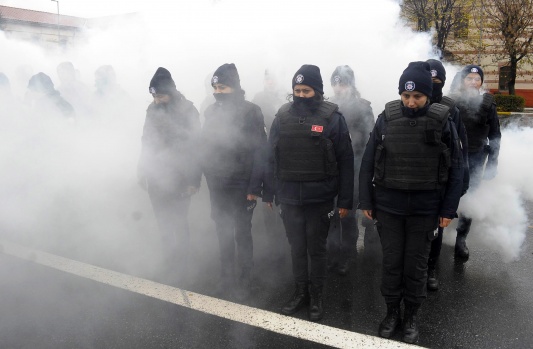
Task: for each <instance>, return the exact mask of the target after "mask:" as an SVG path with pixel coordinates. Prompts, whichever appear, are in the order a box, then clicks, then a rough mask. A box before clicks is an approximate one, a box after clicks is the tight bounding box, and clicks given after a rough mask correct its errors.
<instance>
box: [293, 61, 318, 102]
mask: <svg viewBox="0 0 533 349" xmlns="http://www.w3.org/2000/svg"><path fill="white" fill-rule="evenodd" d="M295 85H307V86H309V87H312V88H313V89H314V90H315V91H316V92H318V93H320V94H322V95H323V94H324V84H323V83H322V76H321V75H320V68H319V67H317V66H316V65H310V64H304V65H302V66H301V67H300V69H298V71H297V72H296V73H295V74H294V77H293V78H292V88H293V89H294V86H295Z"/></svg>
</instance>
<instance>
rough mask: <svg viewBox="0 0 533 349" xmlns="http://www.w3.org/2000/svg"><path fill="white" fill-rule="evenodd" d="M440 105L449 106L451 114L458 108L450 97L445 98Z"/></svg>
mask: <svg viewBox="0 0 533 349" xmlns="http://www.w3.org/2000/svg"><path fill="white" fill-rule="evenodd" d="M439 103H440V104H443V105H445V106H447V107H448V109H449V110H450V113H451V112H453V110H454V109H455V107H456V103H455V100H454V99H452V98H450V97H448V96H443V97H442V99H441V101H440V102H439Z"/></svg>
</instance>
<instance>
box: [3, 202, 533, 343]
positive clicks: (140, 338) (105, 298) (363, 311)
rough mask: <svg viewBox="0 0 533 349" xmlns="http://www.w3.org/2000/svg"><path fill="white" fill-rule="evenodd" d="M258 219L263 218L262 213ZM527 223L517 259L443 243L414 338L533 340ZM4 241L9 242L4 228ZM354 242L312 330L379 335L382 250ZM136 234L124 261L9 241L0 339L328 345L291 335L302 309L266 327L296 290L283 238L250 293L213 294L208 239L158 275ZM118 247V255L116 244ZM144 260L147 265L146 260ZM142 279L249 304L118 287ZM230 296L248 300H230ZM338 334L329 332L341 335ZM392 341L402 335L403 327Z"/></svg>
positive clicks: (476, 246) (473, 240) (473, 245)
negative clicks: (79, 267)
mask: <svg viewBox="0 0 533 349" xmlns="http://www.w3.org/2000/svg"><path fill="white" fill-rule="evenodd" d="M527 213H528V216H529V217H532V214H533V205H532V204H531V203H528V204H527ZM256 224H258V225H260V224H261V222H259V223H257V222H256ZM532 225H533V223H532V222H531V220H530V221H529V223H528V227H529V228H528V232H527V237H526V241H525V243H524V245H523V250H522V253H521V257H520V259H519V260H517V261H514V262H509V263H504V262H502V261H501V258H500V256H498V254H496V253H494V252H493V251H492V250H488V249H485V248H483V247H482V246H483V245H482V244H480V243H479V239H480V238H481V237H480V236H479V234H477V235H473V236H471V237H469V247H470V250H471V258H470V260H469V261H467V262H466V263H457V262H455V261H454V258H453V247H452V246H451V245H450V244H444V245H443V249H442V254H441V260H440V264H439V276H440V282H441V284H440V289H439V291H437V292H431V293H429V295H428V299H427V301H426V302H425V303H424V305H423V307H422V308H421V311H420V314H419V320H420V332H421V336H420V342H419V343H418V345H420V346H424V347H431V348H531V347H533V316H532V315H531V314H533V294H532V292H531V291H532V290H533V278H532V277H531V275H532V273H531V270H532V268H533V249H532V246H533V237H532V234H531V233H532V231H533V228H532V227H531V226H532ZM447 234H449V235H450V236H445V242H449V241H452V240H453V236H454V235H455V233H454V232H453V231H447ZM255 237H256V244H259V245H260V244H262V243H264V241H265V239H268V238H266V237H265V236H258V235H256V236H255ZM10 239H11V240H17V239H13V237H12V236H11V237H10ZM19 240H23V239H19ZM362 240H363V237H362V236H361V237H360V239H359V248H358V255H357V258H355V259H354V260H353V261H352V264H351V269H350V271H349V274H348V275H347V276H339V275H335V274H330V276H329V277H328V283H327V288H326V290H325V297H326V301H325V316H324V319H323V320H322V321H321V322H320V324H321V325H326V326H319V327H316V328H314V327H311V330H310V331H311V332H312V333H315V334H318V336H324V337H327V336H328V333H329V332H328V331H329V329H328V328H329V327H333V328H335V329H340V330H346V331H345V332H348V333H354V334H362V335H370V336H375V335H376V332H377V327H378V325H379V322H380V321H381V319H382V317H383V316H384V314H385V304H384V303H383V300H382V298H381V296H380V292H379V284H380V270H381V265H380V256H379V254H380V252H379V251H375V250H374V251H373V250H372V249H371V248H369V247H368V246H367V247H366V248H365V246H361V242H362ZM4 241H5V240H4ZM141 241H142V242H141ZM18 242H24V241H18ZM144 242H145V241H143V240H142V239H140V238H139V242H137V244H136V243H134V242H133V239H131V241H130V242H129V245H128V246H122V248H123V249H125V250H126V251H121V254H120V256H121V258H120V259H114V258H113V254H114V253H113V250H116V248H117V246H116V245H113V244H109V246H107V249H106V248H104V247H103V246H101V245H99V244H96V245H92V244H90V243H87V244H86V245H85V250H84V251H85V253H83V254H81V256H80V257H81V258H74V257H76V256H75V254H77V253H79V252H80V251H79V250H75V251H72V248H71V247H72V246H69V244H66V245H61V244H59V243H57V242H56V243H49V244H43V245H42V246H32V248H35V249H36V252H28V253H26V254H25V255H24V256H23V258H19V257H17V256H14V255H13V254H12V253H10V252H9V248H8V244H5V245H2V248H1V251H2V252H3V253H0V292H1V295H2V296H1V297H0V314H2V316H1V317H0V348H206V347H210V348H326V347H330V345H328V344H319V343H316V341H314V339H313V338H312V337H308V334H305V333H304V334H301V333H299V329H300V330H302V329H303V328H304V327H305V326H304V325H302V324H306V323H309V322H307V321H306V318H307V315H306V312H305V310H302V311H300V312H298V313H297V314H295V315H294V318H296V319H300V320H302V321H303V322H296V323H294V324H292V325H291V326H294V328H290V327H289V328H284V329H281V333H280V332H275V331H278V329H275V331H273V330H269V329H268V328H269V327H268V326H267V325H266V323H267V322H268V321H271V320H269V319H270V318H269V316H270V315H268V314H271V313H273V314H274V315H276V316H277V315H278V314H279V307H280V306H281V304H282V303H283V302H284V301H285V300H287V299H288V298H289V297H290V296H291V294H292V281H291V274H290V264H289V262H288V258H287V251H288V249H287V246H286V241H283V240H282V241H280V250H281V251H283V253H281V254H280V256H281V258H278V259H276V260H272V259H271V258H269V257H270V255H269V254H268V253H266V252H265V251H262V250H261V249H257V250H256V266H255V274H254V282H253V288H252V294H251V296H250V298H249V299H247V300H240V301H238V300H237V299H236V298H235V297H234V295H233V294H232V293H231V292H228V293H227V294H225V295H222V296H220V295H216V294H215V293H214V288H215V283H216V274H217V273H216V271H217V270H218V269H217V258H216V257H217V256H216V253H215V252H216V247H217V246H216V244H213V245H210V246H204V248H206V249H208V250H209V252H208V253H204V254H201V253H200V252H197V254H196V257H195V258H197V259H198V261H197V264H198V265H197V266H198V271H197V273H196V274H194V275H191V276H190V278H189V280H188V281H186V282H185V281H175V280H166V281H165V280H164V279H165V277H164V276H162V275H161V274H160V273H159V274H158V273H157V272H154V269H157V268H156V267H155V266H154V265H155V264H154V265H152V267H150V266H149V265H150V263H151V262H150V261H148V260H145V261H144V264H143V258H146V257H147V256H148V254H143V251H142V249H144V250H149V249H150V248H151V247H150V246H149V245H147V244H144ZM71 243H72V241H71ZM97 245H98V246H99V247H98V246H97ZM67 247H69V248H67ZM41 249H45V250H48V252H51V253H54V254H58V255H62V256H64V257H67V258H71V259H74V260H82V261H83V262H85V263H88V264H89V265H97V266H100V267H102V268H106V269H109V270H115V271H119V272H121V273H123V274H124V275H134V276H136V277H139V278H142V279H135V280H141V281H135V280H134V281H128V280H127V279H125V280H124V281H121V279H120V277H119V278H118V279H117V277H116V276H113V277H111V279H113V280H115V281H116V280H118V281H117V282H118V284H116V285H114V286H113V285H110V284H105V281H102V279H98V277H97V276H95V279H97V280H98V281H95V279H93V280H90V279H88V278H87V277H89V278H91V277H93V276H92V275H93V274H94V275H98V273H97V271H94V273H93V272H92V271H91V270H92V269H91V267H89V274H83V273H80V272H77V271H73V273H74V274H72V273H70V271H69V272H65V271H60V270H57V269H54V268H56V267H55V266H54V267H53V268H50V267H49V266H45V265H43V262H41V261H42V260H43V259H42V258H40V257H39V253H40V252H39V250H41ZM68 250H70V252H69V251H68ZM89 251H90V252H91V253H89ZM74 252H76V253H74ZM133 252H136V253H137V254H136V255H135V258H131V259H130V260H129V261H128V260H126V261H125V260H124V258H123V257H122V256H123V255H122V253H124V254H128V253H133ZM203 252H205V251H203ZM144 253H147V252H146V251H144ZM209 255H210V256H209ZM115 256H116V257H118V256H119V255H118V253H115ZM200 260H201V261H200ZM65 263H67V262H57V264H58V265H64V264H65ZM67 264H68V263H67ZM141 265H144V269H143V268H141V267H140V266H141ZM61 268H63V267H61V266H60V267H59V269H61ZM69 268H70V267H69ZM67 270H68V269H67ZM72 270H75V268H73V269H72ZM75 273H78V274H77V275H76V274H75ZM80 275H81V276H80ZM143 279H148V280H154V281H161V282H162V283H164V284H169V285H171V286H179V287H180V288H183V289H185V290H187V291H191V292H194V294H193V293H191V297H190V298H191V299H194V297H197V298H198V297H200V296H195V295H196V294H198V295H207V296H213V297H215V298H214V300H215V301H216V299H222V300H228V301H231V302H232V303H227V302H223V303H222V305H220V306H219V308H220V307H221V308H227V309H226V311H227V312H229V313H231V312H232V311H234V312H235V313H237V312H241V311H243V310H242V309H245V310H244V312H245V313H248V314H244V317H237V318H236V319H237V320H234V319H231V320H229V319H227V318H223V317H220V316H218V315H212V314H210V313H209V312H210V311H211V310H209V309H208V308H209V304H207V303H209V302H207V303H205V302H206V301H205V302H204V301H199V303H198V304H199V305H198V306H197V308H196V309H199V308H201V307H205V308H206V309H207V310H205V309H203V310H194V309H190V308H188V307H187V305H188V304H184V303H181V304H182V305H177V304H180V302H177V303H172V302H169V301H168V300H165V299H166V298H165V297H163V295H164V294H166V293H165V292H166V291H165V289H164V287H162V291H161V296H159V293H157V292H156V293H155V295H154V294H153V293H152V294H151V293H143V292H144V291H142V292H141V293H138V292H137V291H136V289H135V287H134V288H133V292H132V291H128V290H127V289H128V287H130V286H127V285H126V284H129V283H132V284H135V282H140V283H141V284H142V285H141V286H142V287H144V288H146V289H153V283H150V284H147V285H144V284H143V282H144V281H142V280H143ZM104 280H105V279H104ZM103 282H104V283H103ZM121 283H123V284H124V285H126V286H123V285H122V284H121ZM111 284H112V283H111ZM139 287H140V286H139ZM124 288H126V289H124ZM156 289H157V286H156ZM167 291H168V292H170V293H172V292H175V293H176V294H177V293H179V292H182V291H180V290H177V289H172V288H170V289H169V290H167ZM150 292H151V291H150ZM158 292H159V291H158ZM168 292H167V293H168ZM205 299H207V300H209V299H210V298H205ZM232 304H242V305H246V306H248V307H251V308H247V307H246V308H238V307H237V308H233V306H232ZM189 305H190V304H189ZM192 307H193V308H194V307H196V306H192ZM233 309H236V310H233ZM254 309H259V310H261V311H263V310H266V311H267V312H265V313H261V314H260V316H259V317H257V318H258V319H259V323H258V324H257V325H250V323H251V322H247V321H248V320H247V316H248V317H253V316H252V314H255V313H254V311H255V310H254ZM217 311H218V310H217ZM265 314H266V315H265ZM254 316H255V315H254ZM261 316H266V318H263V317H261ZM230 318H231V314H230ZM265 319H266V320H265ZM272 319H274V320H272V321H274V322H277V323H279V324H283V321H284V320H283V317H280V318H276V317H273V318H272ZM289 320H290V318H289ZM254 321H255V320H254ZM309 324H310V325H312V326H314V324H311V323H309ZM274 325H275V324H274ZM274 328H275V327H274ZM343 333H344V332H341V333H340V334H335V335H336V336H337V335H341V336H343V335H345V334H343ZM347 338H349V337H347ZM393 339H394V340H396V341H400V336H399V334H397V335H396V336H395V337H394V338H393ZM328 340H329V339H328V338H326V339H325V341H326V342H327V343H332V342H328ZM353 340H354V342H353V343H352V344H350V343H348V342H346V343H344V344H343V345H338V344H337V345H335V346H343V347H382V346H383V347H388V345H390V343H389V342H383V343H382V342H372V341H368V339H364V338H363V339H362V340H361V339H359V338H357V339H353ZM365 340H366V342H365ZM376 340H378V339H377V338H376ZM361 343H366V344H361ZM397 343H398V344H400V342H397Z"/></svg>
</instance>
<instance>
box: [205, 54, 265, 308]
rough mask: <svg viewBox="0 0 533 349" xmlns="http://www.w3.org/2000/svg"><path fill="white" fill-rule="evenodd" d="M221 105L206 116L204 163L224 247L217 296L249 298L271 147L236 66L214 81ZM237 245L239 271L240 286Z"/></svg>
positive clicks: (224, 69) (215, 76)
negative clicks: (256, 217)
mask: <svg viewBox="0 0 533 349" xmlns="http://www.w3.org/2000/svg"><path fill="white" fill-rule="evenodd" d="M211 85H212V86H213V89H214V97H215V99H216V102H215V103H214V104H212V105H211V106H209V107H208V108H207V109H206V111H205V122H204V125H203V128H202V148H203V149H202V153H203V154H202V163H203V165H202V166H203V172H204V175H205V178H206V180H207V186H208V188H209V194H210V199H211V218H212V219H213V220H214V222H215V226H216V231H217V235H218V240H219V246H220V264H221V274H220V281H219V283H218V287H217V293H219V294H221V293H222V294H223V293H226V292H228V291H232V290H233V289H234V288H235V286H238V287H237V288H236V289H235V290H234V291H236V292H235V293H234V294H230V296H232V295H233V296H236V297H238V298H239V299H244V298H246V297H247V296H248V295H249V290H250V286H251V272H252V267H253V244H252V215H253V212H254V208H255V206H256V199H257V197H259V196H261V195H262V177H263V168H264V158H263V155H264V152H265V149H266V147H267V139H266V137H267V136H266V132H265V123H264V119H263V114H262V113H261V109H260V108H259V107H258V106H257V105H255V104H253V103H250V102H248V101H246V100H245V98H244V90H243V89H242V88H241V84H240V78H239V74H238V72H237V68H236V67H235V64H233V63H230V64H223V65H222V66H220V67H219V68H218V69H217V70H216V71H215V73H214V74H213V77H212V79H211ZM235 243H236V245H237V258H238V262H239V263H238V264H239V267H240V270H239V278H238V280H237V281H238V283H237V284H236V282H235V281H236V280H235V254H236V252H235Z"/></svg>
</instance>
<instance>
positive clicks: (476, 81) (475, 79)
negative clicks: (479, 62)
mask: <svg viewBox="0 0 533 349" xmlns="http://www.w3.org/2000/svg"><path fill="white" fill-rule="evenodd" d="M463 83H464V85H465V87H466V88H467V89H476V90H479V89H480V88H481V84H482V82H481V76H480V75H479V74H478V73H470V74H468V75H467V76H465V78H464V80H463Z"/></svg>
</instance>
